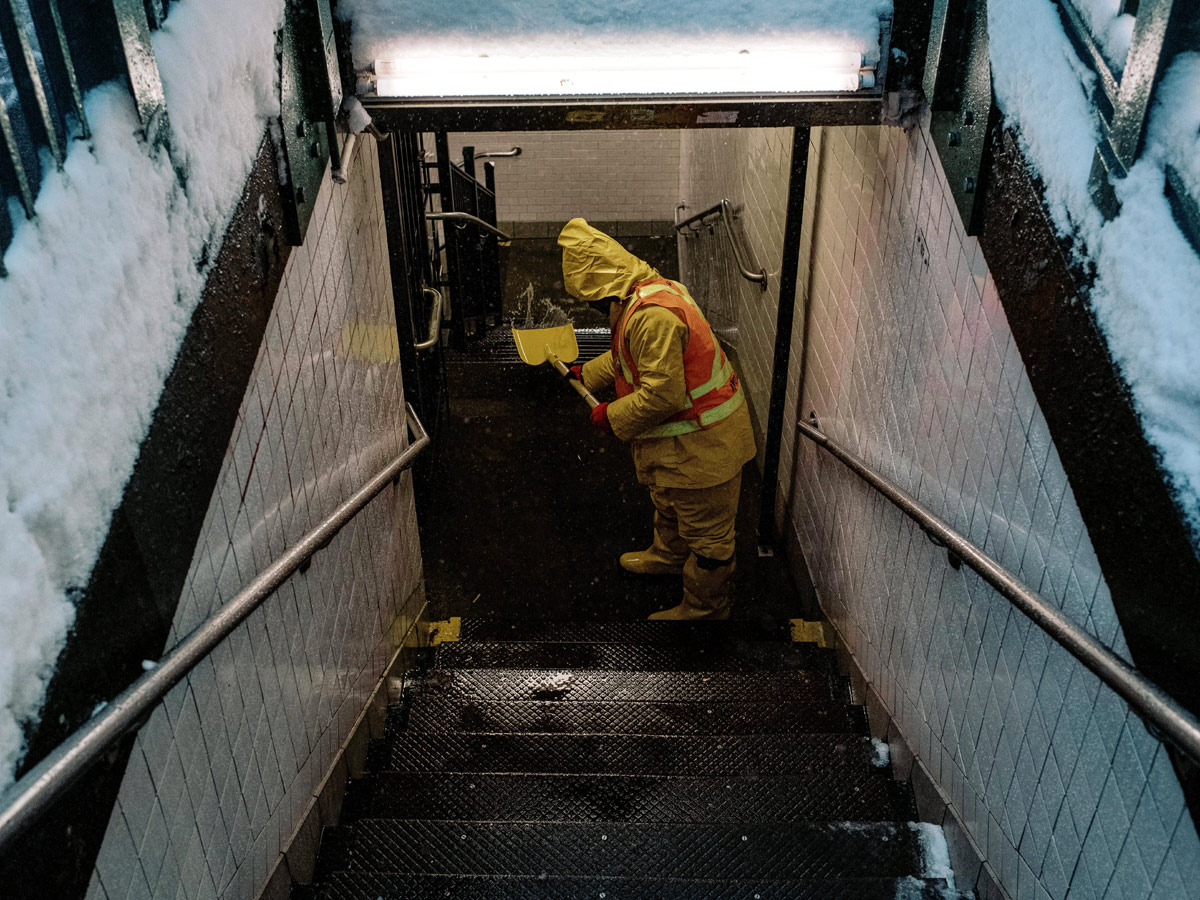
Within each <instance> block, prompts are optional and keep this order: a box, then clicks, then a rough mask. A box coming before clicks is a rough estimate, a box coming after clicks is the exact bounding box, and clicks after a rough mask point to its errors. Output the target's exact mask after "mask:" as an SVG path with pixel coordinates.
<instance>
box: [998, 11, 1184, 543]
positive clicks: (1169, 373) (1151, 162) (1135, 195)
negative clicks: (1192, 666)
mask: <svg viewBox="0 0 1200 900" xmlns="http://www.w3.org/2000/svg"><path fill="white" fill-rule="evenodd" d="M1096 2H1097V3H1099V2H1100V0H1096ZM988 34H989V46H990V53H991V60H992V76H993V83H994V85H995V90H996V97H997V100H998V102H999V104H1000V107H1001V109H1002V110H1003V111H1004V113H1005V115H1006V116H1007V118H1008V120H1009V121H1010V122H1011V123H1013V124H1014V125H1015V127H1016V129H1017V132H1018V135H1019V137H1020V141H1021V144H1022V149H1023V150H1024V152H1025V154H1026V156H1027V158H1028V159H1029V160H1031V162H1032V163H1033V165H1034V167H1035V168H1036V169H1037V171H1038V174H1039V175H1040V176H1041V177H1042V179H1043V180H1044V182H1045V189H1046V200H1047V203H1048V205H1049V208H1050V213H1051V216H1052V217H1053V219H1054V222H1055V224H1056V226H1057V227H1058V229H1059V231H1060V232H1061V233H1062V234H1063V235H1066V236H1069V237H1071V238H1073V239H1075V241H1076V246H1077V247H1078V248H1079V252H1080V253H1081V254H1082V255H1085V256H1086V257H1087V258H1088V259H1090V260H1091V262H1092V263H1093V264H1094V265H1095V268H1096V272H1097V278H1096V282H1095V285H1094V286H1093V288H1092V292H1091V298H1090V299H1091V303H1092V306H1093V308H1094V310H1095V312H1096V316H1097V319H1098V320H1099V322H1100V325H1101V327H1102V328H1103V329H1104V331H1105V334H1106V336H1107V338H1108V341H1109V347H1110V349H1111V350H1112V353H1113V356H1114V358H1115V359H1116V361H1117V363H1118V365H1119V366H1120V367H1121V370H1122V372H1123V374H1124V376H1125V378H1126V379H1127V381H1128V382H1129V385H1130V388H1131V390H1132V392H1133V399H1134V404H1135V406H1136V408H1137V410H1138V413H1139V415H1140V416H1141V418H1142V425H1143V428H1144V429H1145V432H1146V435H1147V437H1148V438H1149V440H1150V441H1151V442H1152V443H1153V445H1154V446H1155V447H1156V448H1157V450H1158V452H1159V453H1160V454H1161V458H1162V461H1163V464H1164V466H1165V468H1166V470H1167V471H1168V473H1169V477H1170V478H1171V480H1172V484H1173V488H1174V493H1175V496H1176V499H1177V501H1178V502H1179V504H1180V507H1181V509H1182V510H1183V513H1184V515H1185V517H1186V518H1187V520H1188V521H1189V522H1190V524H1191V526H1192V533H1193V539H1194V542H1195V543H1196V545H1197V546H1198V547H1200V368H1198V367H1197V366H1196V360H1198V359H1200V304H1197V303H1196V302H1195V290H1196V285H1197V284H1200V257H1197V255H1196V253H1195V252H1194V251H1193V250H1192V248H1191V246H1190V245H1189V244H1188V243H1187V241H1186V239H1185V238H1184V237H1183V235H1182V233H1181V232H1180V230H1179V227H1178V225H1177V224H1176V223H1175V220H1174V218H1173V217H1172V215H1171V210H1170V208H1169V205H1168V203H1167V201H1166V198H1165V197H1164V196H1163V183H1164V166H1165V165H1166V164H1167V163H1168V162H1169V163H1170V164H1171V165H1173V166H1175V167H1176V169H1178V170H1179V172H1180V174H1181V177H1182V178H1183V179H1184V181H1185V183H1186V184H1187V185H1188V187H1189V190H1190V191H1191V192H1192V195H1193V196H1195V197H1200V152H1198V151H1200V78H1198V76H1200V61H1198V60H1200V55H1198V54H1194V53H1191V54H1185V55H1182V56H1181V57H1179V58H1178V59H1177V60H1176V61H1175V62H1174V64H1173V65H1172V68H1171V71H1170V72H1169V73H1168V75H1167V77H1166V78H1165V79H1164V81H1163V83H1162V85H1161V87H1160V90H1159V93H1158V99H1157V101H1156V103H1155V107H1154V109H1153V110H1152V113H1151V119H1150V125H1149V129H1148V131H1147V143H1146V149H1145V151H1144V152H1143V155H1142V158H1141V159H1140V160H1139V161H1138V162H1137V164H1136V165H1135V166H1134V167H1133V169H1132V171H1131V172H1130V173H1129V176H1128V178H1126V179H1125V180H1124V181H1123V182H1122V183H1121V184H1119V185H1118V186H1117V196H1118V198H1119V200H1120V201H1121V204H1122V208H1121V213H1120V215H1119V216H1117V218H1116V219H1114V220H1113V221H1111V222H1105V221H1104V219H1103V217H1102V216H1101V215H1100V214H1099V212H1098V211H1097V209H1096V207H1095V206H1094V204H1093V203H1092V201H1091V198H1090V196H1089V194H1088V190H1087V182H1088V175H1089V173H1090V171H1091V163H1092V156H1093V153H1094V148H1095V145H1096V142H1097V138H1098V131H1097V125H1096V122H1097V118H1096V116H1097V113H1096V111H1095V110H1094V109H1093V108H1092V104H1091V101H1090V99H1089V96H1090V95H1089V91H1090V87H1091V79H1092V75H1091V74H1090V73H1089V72H1088V71H1087V70H1086V69H1085V67H1084V66H1083V64H1082V63H1081V62H1080V61H1079V59H1078V57H1077V56H1076V54H1075V53H1074V50H1073V49H1072V47H1071V45H1070V43H1069V41H1068V40H1067V37H1066V34H1065V33H1064V31H1063V29H1062V26H1061V24H1060V22H1059V20H1058V16H1057V13H1056V12H1055V10H1054V7H1053V6H1052V5H1051V3H1050V0H1008V2H1006V3H992V4H989V5H988Z"/></svg>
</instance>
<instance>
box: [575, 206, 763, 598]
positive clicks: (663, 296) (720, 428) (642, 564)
mask: <svg viewBox="0 0 1200 900" xmlns="http://www.w3.org/2000/svg"><path fill="white" fill-rule="evenodd" d="M558 243H559V246H561V247H562V252H563V282H564V284H565V286H566V289H567V291H568V292H569V293H570V294H571V295H572V296H574V297H577V298H579V299H580V300H584V301H586V302H587V303H588V304H589V305H591V306H592V307H593V308H594V309H598V310H599V311H601V312H603V313H605V314H607V315H608V322H609V328H610V329H611V331H612V338H611V340H612V347H611V349H610V350H609V351H607V352H606V353H604V354H603V355H602V356H599V357H597V358H596V359H594V360H592V361H591V362H589V363H587V364H586V365H584V366H574V367H573V368H572V369H571V370H570V375H571V377H575V378H579V379H580V380H581V381H582V382H583V384H584V386H585V387H586V388H587V389H588V390H590V391H592V392H596V391H600V390H603V389H605V388H607V387H609V386H610V385H612V386H613V387H615V389H616V395H617V399H616V400H614V401H612V402H611V403H601V404H600V405H599V406H597V407H595V409H593V410H592V413H591V421H592V424H593V425H595V426H596V427H597V428H599V429H600V430H601V431H604V432H606V433H612V434H615V435H616V436H617V437H618V438H620V439H621V440H623V441H629V442H630V443H631V444H632V446H633V461H634V467H635V469H636V471H637V478H638V481H639V482H641V483H642V484H645V485H647V486H648V487H649V488H650V498H651V500H652V501H653V503H654V509H655V512H654V539H653V541H652V543H651V544H650V546H649V547H648V548H647V549H645V550H639V551H636V552H632V553H624V554H622V555H621V559H620V563H621V567H622V568H623V569H625V570H626V571H628V572H632V573H634V574H636V575H663V574H672V575H674V574H681V575H682V576H683V601H682V602H681V603H680V604H679V605H678V606H675V607H673V608H672V609H667V610H663V611H661V612H657V613H654V614H653V615H651V616H650V618H651V619H658V620H664V619H665V620H689V619H727V618H729V607H730V596H731V593H732V589H733V573H734V519H735V518H736V516H737V505H738V494H739V491H740V487H741V482H742V466H743V465H745V464H746V463H747V462H748V461H749V460H751V459H753V458H754V455H755V449H754V432H753V430H752V429H751V426H750V414H749V411H748V409H747V407H746V402H745V392H744V391H743V390H742V387H741V384H740V383H739V381H738V377H737V374H736V373H735V372H734V371H733V366H732V365H731V364H730V362H729V360H728V359H727V358H726V356H725V351H724V350H723V349H722V348H721V345H720V344H719V343H718V342H717V340H716V338H715V337H714V335H713V333H712V329H711V328H710V327H709V325H708V322H706V321H705V319H704V316H703V314H702V313H701V312H700V309H699V307H698V306H697V305H696V302H695V301H694V300H693V299H692V297H691V295H690V294H689V293H688V291H687V288H685V287H684V286H683V285H682V284H680V283H679V282H677V281H671V280H669V279H667V278H663V277H662V276H661V275H660V274H659V273H658V271H657V270H656V269H654V268H653V267H651V266H650V265H649V264H648V263H646V262H644V261H643V260H641V259H638V258H637V257H636V256H634V255H633V254H632V253H630V252H629V251H628V250H626V249H625V248H624V247H622V246H621V245H620V244H619V243H617V241H615V240H614V239H613V238H611V237H609V236H608V235H607V234H605V233H604V232H602V231H600V230H598V229H596V228H593V227H592V226H591V225H589V224H588V223H587V222H586V221H584V220H583V219H580V218H575V219H572V220H571V221H569V222H568V223H567V224H566V226H565V227H564V228H563V229H562V232H561V233H560V234H559V236H558Z"/></svg>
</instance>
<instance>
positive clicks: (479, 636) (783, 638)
mask: <svg viewBox="0 0 1200 900" xmlns="http://www.w3.org/2000/svg"><path fill="white" fill-rule="evenodd" d="M459 638H460V639H461V640H463V641H468V640H470V641H523V642H527V641H545V642H550V643H556V644H557V643H580V644H652V645H653V646H655V647H661V648H666V647H676V646H688V647H691V646H696V645H698V644H699V645H703V644H713V645H716V644H723V643H728V642H737V641H780V642H788V641H790V640H791V630H790V626H789V625H788V623H787V622H777V621H766V622H761V621H755V620H737V619H735V620H732V621H727V622H649V621H641V622H546V621H537V620H533V619H518V620H513V621H507V620H504V619H470V618H466V619H463V620H462V624H461V627H460V631H459Z"/></svg>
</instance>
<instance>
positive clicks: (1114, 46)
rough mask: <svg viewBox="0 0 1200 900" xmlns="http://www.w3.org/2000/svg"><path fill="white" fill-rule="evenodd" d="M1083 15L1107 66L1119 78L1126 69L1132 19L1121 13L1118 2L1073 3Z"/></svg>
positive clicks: (1077, 0)
mask: <svg viewBox="0 0 1200 900" xmlns="http://www.w3.org/2000/svg"><path fill="white" fill-rule="evenodd" d="M1072 2H1074V4H1075V8H1076V9H1078V10H1079V12H1080V14H1081V15H1082V16H1083V20H1084V23H1085V24H1086V25H1087V28H1088V31H1090V32H1091V33H1092V37H1093V38H1094V39H1095V41H1096V43H1097V45H1099V47H1100V52H1101V53H1102V54H1103V55H1104V59H1105V61H1106V62H1107V63H1108V67H1109V68H1110V69H1112V71H1113V74H1114V75H1116V76H1117V77H1118V78H1119V77H1120V76H1121V71H1122V70H1123V69H1124V68H1125V57H1126V56H1128V55H1129V43H1130V41H1131V40H1132V39H1133V23H1134V21H1135V19H1134V17H1133V16H1131V15H1130V14H1129V13H1125V14H1124V15H1122V14H1121V12H1120V10H1121V0H1072Z"/></svg>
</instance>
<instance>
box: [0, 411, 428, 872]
mask: <svg viewBox="0 0 1200 900" xmlns="http://www.w3.org/2000/svg"><path fill="white" fill-rule="evenodd" d="M407 410H408V415H407V421H408V427H409V430H410V431H411V432H412V436H413V440H412V441H410V443H409V445H408V447H406V448H405V449H404V451H403V452H402V453H400V454H399V455H398V456H396V457H395V458H394V459H393V460H392V461H391V462H390V463H388V464H387V465H386V466H384V467H383V468H382V469H380V470H379V471H378V472H377V473H376V474H375V475H374V476H373V477H372V478H371V479H370V480H369V481H367V482H366V484H364V485H363V486H362V487H361V488H359V489H358V490H357V491H355V492H354V494H352V495H351V496H350V498H349V499H347V500H346V501H345V502H343V503H342V504H341V505H340V506H339V507H338V508H337V509H335V510H334V511H333V512H332V513H330V515H329V516H328V517H327V518H326V519H325V520H324V521H323V522H322V523H321V524H320V525H318V526H317V527H316V528H314V529H313V530H311V531H309V532H308V533H307V534H306V535H304V537H302V538H301V539H300V540H299V541H297V542H296V544H295V545H294V546H293V547H291V548H290V549H289V550H287V551H286V552H284V553H283V555H281V556H280V557H279V559H277V560H276V561H275V562H273V563H272V564H271V565H270V566H268V567H267V568H266V569H265V570H264V571H263V572H262V573H260V574H259V575H258V577H257V578H255V579H254V580H253V581H252V582H250V584H249V585H248V586H247V587H246V588H245V589H244V590H243V591H241V593H239V594H238V595H237V596H236V597H234V598H233V599H232V600H230V601H229V602H228V603H226V604H225V605H224V606H222V607H221V608H220V609H219V610H218V611H217V612H216V613H215V614H214V615H212V616H210V617H209V618H208V619H206V620H205V621H204V622H203V623H201V624H200V625H199V626H197V627H196V628H195V630H193V631H192V632H191V633H190V634H188V635H187V637H185V638H184V639H183V640H181V641H180V642H179V643H178V644H176V645H175V647H174V648H172V649H171V650H170V651H168V653H167V654H166V655H165V656H163V658H162V659H160V660H159V661H158V662H157V663H156V664H155V665H154V667H153V668H152V669H150V671H148V672H147V673H146V674H145V675H143V676H142V677H141V678H139V679H138V680H137V681H135V682H134V683H133V684H131V685H130V686H129V687H128V688H126V689H125V690H124V691H123V692H122V693H121V694H120V695H118V696H117V697H116V699H114V700H113V701H112V702H110V703H109V704H108V705H107V706H106V707H104V709H103V710H102V711H101V712H99V713H97V714H96V716H95V717H93V718H92V720H91V721H90V722H88V724H86V725H84V726H83V727H82V728H80V729H79V730H78V731H76V732H75V733H74V734H73V735H71V737H69V738H67V740H65V741H64V742H63V743H62V744H60V745H59V746H58V748H57V749H55V750H54V751H53V752H52V753H51V754H50V755H49V756H47V757H46V758H45V759H43V760H42V761H41V762H40V763H38V764H37V765H36V766H34V767H33V768H32V769H30V770H29V771H28V772H27V773H26V774H25V776H24V777H23V778H21V780H20V781H18V782H16V783H15V784H13V785H12V786H11V787H9V789H8V790H6V791H5V792H4V793H3V795H0V850H2V849H3V848H4V846H5V845H6V844H8V842H9V841H11V840H12V839H13V838H15V837H16V836H17V835H18V834H20V833H21V832H22V831H23V830H24V829H26V828H27V827H29V826H30V825H32V824H33V823H34V822H35V821H36V820H37V819H38V818H39V817H40V816H42V815H43V814H44V813H46V812H47V811H48V810H49V808H50V807H51V805H52V804H53V803H54V801H55V800H56V799H58V798H59V797H60V796H61V795H62V793H63V792H64V791H65V790H66V789H67V788H69V787H70V786H71V785H72V784H74V783H75V782H76V781H77V780H78V779H79V778H80V777H81V776H82V775H83V774H84V773H86V772H87V771H88V769H90V768H91V767H92V765H94V764H95V763H96V762H97V761H98V760H99V759H100V758H101V757H102V756H103V755H104V754H105V753H107V752H108V751H109V750H110V749H112V747H113V746H114V745H115V744H116V743H117V742H118V741H119V740H121V738H123V737H125V736H126V735H127V734H130V733H131V732H134V731H137V730H138V729H139V728H141V726H142V725H143V724H145V721H146V719H147V718H148V716H149V713H150V712H151V710H152V709H153V708H154V707H155V706H156V705H157V704H158V703H159V702H160V701H161V700H162V699H163V697H165V696H166V694H167V692H168V691H170V690H171V688H173V687H174V686H175V685H176V684H178V683H179V682H180V681H182V680H183V679H184V678H186V677H187V675H188V674H189V673H190V672H191V671H192V669H194V668H195V667H196V665H198V664H199V663H200V662H201V661H202V660H204V659H205V658H206V657H207V656H208V654H209V653H211V652H212V651H213V650H214V649H215V648H216V647H217V646H218V645H219V644H220V643H221V642H222V641H223V640H224V639H225V638H226V637H228V636H229V634H230V633H231V632H232V631H233V630H234V629H235V628H236V627H237V626H238V625H239V624H241V623H242V622H243V621H244V620H245V619H246V617H247V616H249V615H250V614H251V613H252V612H254V610H256V609H258V608H259V607H260V606H261V605H262V604H263V602H264V601H266V599H267V598H268V597H270V596H271V595H272V594H273V593H274V592H275V591H276V590H277V589H278V588H279V587H280V586H281V585H283V583H284V582H285V581H287V579H288V578H290V577H291V576H292V575H293V574H294V573H296V572H297V571H299V570H300V569H301V568H303V567H304V566H305V564H306V563H308V561H309V560H310V559H311V558H312V557H313V556H314V555H315V554H316V553H318V552H319V551H320V550H322V549H324V547H325V546H326V545H327V544H328V543H329V542H330V540H332V539H333V537H334V536H335V535H336V534H337V533H338V532H339V531H341V530H342V528H343V527H345V525H346V524H347V523H348V522H349V521H350V520H351V519H353V518H354V517H355V516H356V515H357V514H358V513H359V512H361V511H362V509H363V508H364V507H365V506H366V505H367V504H368V503H370V502H371V500H373V499H374V498H375V497H376V496H377V495H378V494H379V493H380V492H381V491H382V490H383V489H384V488H385V487H387V486H388V485H389V484H394V483H395V482H396V481H397V480H398V479H399V477H400V473H401V472H403V471H404V470H405V469H407V468H409V467H410V466H411V465H412V464H413V462H414V461H415V460H416V458H417V456H418V455H419V454H420V453H421V451H422V450H424V449H425V448H426V446H428V444H429V435H428V433H427V432H426V431H425V426H424V425H422V424H421V421H420V419H418V418H417V414H416V413H415V412H414V411H413V408H412V406H411V405H410V406H408V407H407Z"/></svg>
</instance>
